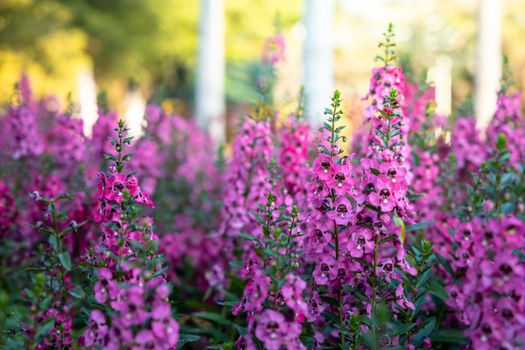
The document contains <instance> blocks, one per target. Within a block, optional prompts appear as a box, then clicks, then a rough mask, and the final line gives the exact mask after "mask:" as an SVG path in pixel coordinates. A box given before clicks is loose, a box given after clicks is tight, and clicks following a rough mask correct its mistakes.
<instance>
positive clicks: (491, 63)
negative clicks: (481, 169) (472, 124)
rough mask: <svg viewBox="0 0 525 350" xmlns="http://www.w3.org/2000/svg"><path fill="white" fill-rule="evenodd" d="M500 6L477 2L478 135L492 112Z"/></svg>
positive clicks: (495, 0) (496, 81)
mask: <svg viewBox="0 0 525 350" xmlns="http://www.w3.org/2000/svg"><path fill="white" fill-rule="evenodd" d="M501 6H502V5H501V0H479V18H478V48H477V66H476V95H475V109H476V118H477V121H476V125H477V126H478V128H480V129H481V130H482V131H484V130H485V128H486V127H487V125H488V124H489V122H490V120H491V118H492V116H493V114H494V112H495V111H496V101H497V91H498V90H499V88H500V79H501V65H502V49H501V16H502V8H501Z"/></svg>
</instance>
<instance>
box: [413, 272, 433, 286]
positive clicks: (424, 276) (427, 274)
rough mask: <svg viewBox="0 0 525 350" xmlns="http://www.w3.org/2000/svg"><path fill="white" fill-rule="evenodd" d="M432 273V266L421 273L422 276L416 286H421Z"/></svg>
mask: <svg viewBox="0 0 525 350" xmlns="http://www.w3.org/2000/svg"><path fill="white" fill-rule="evenodd" d="M431 274H432V267H429V268H428V269H427V270H426V271H425V272H423V273H422V274H421V276H420V277H419V278H418V281H417V283H416V288H417V289H419V288H421V287H422V286H423V285H424V284H425V283H427V281H428V279H429V278H430V275H431Z"/></svg>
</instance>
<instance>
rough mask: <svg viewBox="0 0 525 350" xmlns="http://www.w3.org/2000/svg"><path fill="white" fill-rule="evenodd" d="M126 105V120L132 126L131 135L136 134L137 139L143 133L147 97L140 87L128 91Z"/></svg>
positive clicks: (129, 126) (128, 125)
mask: <svg viewBox="0 0 525 350" xmlns="http://www.w3.org/2000/svg"><path fill="white" fill-rule="evenodd" d="M126 106H127V108H126V115H125V117H124V120H125V121H126V126H127V127H128V128H130V130H129V134H130V136H134V137H135V139H137V138H138V137H140V136H141V135H142V131H143V130H142V127H143V126H144V122H145V120H144V113H145V112H146V99H145V98H144V96H143V95H142V92H141V91H140V89H139V88H135V89H133V90H129V91H128V96H127V97H126Z"/></svg>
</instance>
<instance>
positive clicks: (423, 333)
mask: <svg viewBox="0 0 525 350" xmlns="http://www.w3.org/2000/svg"><path fill="white" fill-rule="evenodd" d="M435 327H436V319H435V318H430V319H429V321H428V322H427V324H426V325H424V326H423V327H422V328H421V329H420V330H419V332H417V333H416V335H415V336H414V343H416V344H419V342H422V341H423V339H424V338H426V337H428V336H429V335H430V333H432V331H433V330H434V328H435Z"/></svg>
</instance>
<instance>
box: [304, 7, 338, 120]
mask: <svg viewBox="0 0 525 350" xmlns="http://www.w3.org/2000/svg"><path fill="white" fill-rule="evenodd" d="M334 9H335V1H334V0H306V8H305V12H304V25H305V28H306V38H305V42H304V49H303V62H304V76H303V84H304V96H305V115H306V118H307V119H308V120H309V121H310V123H311V124H312V125H313V126H317V125H318V124H321V122H322V121H324V120H325V116H324V115H323V111H324V108H325V107H326V106H328V104H329V103H330V96H331V95H332V89H333V85H334V77H333V75H334V73H333V38H334V24H333V20H334Z"/></svg>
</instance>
